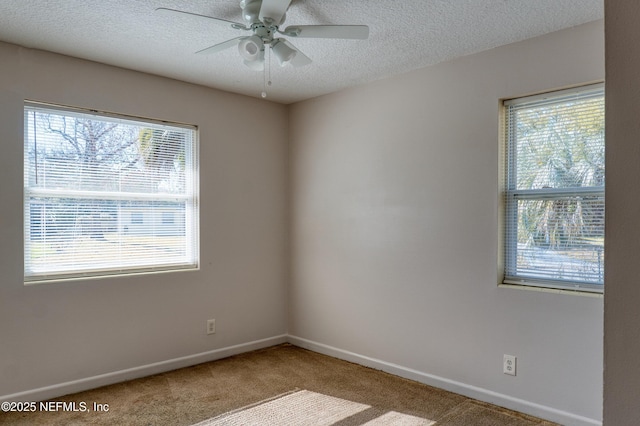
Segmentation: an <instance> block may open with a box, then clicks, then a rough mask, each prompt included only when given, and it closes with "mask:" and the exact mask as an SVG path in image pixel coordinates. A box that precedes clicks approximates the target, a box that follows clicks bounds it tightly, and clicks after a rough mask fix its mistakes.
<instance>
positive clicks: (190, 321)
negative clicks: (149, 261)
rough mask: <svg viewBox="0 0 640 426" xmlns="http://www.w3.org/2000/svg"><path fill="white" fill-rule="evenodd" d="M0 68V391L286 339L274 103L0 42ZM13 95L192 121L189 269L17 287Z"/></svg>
mask: <svg viewBox="0 0 640 426" xmlns="http://www.w3.org/2000/svg"><path fill="white" fill-rule="evenodd" d="M0 64H1V65H0V143H1V144H2V148H3V151H2V155H1V156H0V171H1V173H2V179H0V194H2V202H1V203H0V271H2V273H1V274H0V329H1V333H0V334H1V342H0V395H10V394H15V393H19V392H22V391H27V390H34V389H38V388H42V387H47V386H53V385H60V384H63V383H65V382H74V381H78V380H80V381H82V380H84V379H86V378H91V377H95V376H97V375H101V374H106V373H113V372H118V371H122V370H128V369H136V370H135V371H129V372H127V374H124V375H120V376H117V377H116V379H122V378H125V377H128V376H131V375H136V374H146V373H149V372H153V371H154V369H153V368H147V369H145V368H144V367H143V366H153V365H154V363H162V362H167V361H170V360H175V359H181V358H183V357H194V356H195V358H193V359H187V360H183V361H184V362H183V364H184V363H189V362H196V361H202V360H204V359H206V358H211V357H215V356H216V353H212V351H215V350H216V349H220V348H229V347H233V346H234V345H239V344H245V345H246V344H250V343H252V342H256V341H261V340H262V339H270V338H273V337H274V336H282V335H284V334H286V332H287V315H286V312H287V308H286V303H287V297H286V280H287V264H288V257H287V244H288V243H287V212H286V198H287V193H286V191H287V190H286V179H287V173H286V164H287V149H288V148H287V132H288V130H287V129H288V114H287V108H286V107H285V106H283V105H277V104H273V103H269V102H264V101H261V100H257V99H252V98H248V97H243V96H239V95H233V94H229V93H224V92H220V91H216V90H209V89H205V88H203V87H199V86H195V85H189V84H185V83H180V82H177V81H173V80H169V79H164V78H159V77H154V76H151V75H145V74H141V73H137V72H133V71H127V70H123V69H118V68H113V67H108V66H104V65H100V64H96V63H91V62H87V61H82V60H77V59H72V58H68V57H64V56H60V55H54V54H51V53H46V52H39V51H31V50H27V49H23V48H19V47H17V46H14V45H9V44H3V43H0ZM25 99H30V100H36V101H43V102H52V103H58V104H63V105H71V106H76V107H85V108H93V109H98V110H104V111H115V112H119V113H124V114H131V115H136V116H142V117H150V118H154V119H162V120H170V121H178V122H184V123H191V124H196V125H198V126H199V129H200V202H201V214H200V219H201V224H200V225H201V228H200V229H201V262H202V263H201V269H200V271H197V272H179V273H165V274H155V275H140V276H130V277H121V278H109V279H100V280H91V281H74V282H65V283H52V284H46V285H32V286H24V285H23V270H22V263H23V262H22V260H23V259H22V256H23V255H22V240H23V234H22V180H23V179H22V156H23V133H22V123H23V119H22V114H23V112H22V111H23V101H24V100H25ZM246 115H250V116H253V117H254V120H255V121H256V122H257V124H256V125H255V126H253V127H247V126H246V123H244V122H243V121H242V119H243V117H245V116H246ZM208 318H215V319H216V325H217V333H216V334H215V335H211V336H207V335H206V334H205V325H206V320H207V319H208ZM283 339H284V337H282V338H281V339H280V340H283ZM276 341H277V339H276ZM268 343H272V341H269V342H267V343H266V344H268ZM259 344H260V343H258V345H259ZM254 346H255V345H254ZM254 346H251V345H250V346H249V348H251V347H254ZM225 353H228V352H225ZM198 354H204V356H202V357H197V355H198ZM177 365H180V363H174V364H168V365H164V366H156V367H158V368H159V369H166V368H170V367H171V366H174V367H175V366H177ZM97 383H99V381H93V382H91V383H88V384H86V386H89V387H90V386H91V385H95V384H97ZM82 386H85V385H83V383H79V384H78V386H76V387H70V388H69V387H63V390H69V389H77V388H78V387H82ZM52 392H53V393H58V392H60V390H55V389H54V390H53V391H52ZM36 395H40V396H46V395H47V392H44V393H40V394H36ZM32 396H33V395H31V397H30V398H28V399H32Z"/></svg>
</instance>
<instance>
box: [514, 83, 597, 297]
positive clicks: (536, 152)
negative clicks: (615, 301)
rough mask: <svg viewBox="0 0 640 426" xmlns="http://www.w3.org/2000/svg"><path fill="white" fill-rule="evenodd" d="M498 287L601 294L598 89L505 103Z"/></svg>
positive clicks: (582, 89)
mask: <svg viewBox="0 0 640 426" xmlns="http://www.w3.org/2000/svg"><path fill="white" fill-rule="evenodd" d="M505 113H506V117H505V118H506V120H505V123H506V129H505V131H506V140H507V156H506V159H507V164H506V168H505V169H506V191H505V208H506V211H505V236H504V247H505V254H504V263H505V271H504V282H505V283H510V284H527V285H534V286H541V287H551V288H565V289H566V288H570V289H576V290H583V291H592V292H601V291H603V284H604V281H603V277H604V214H605V199H604V181H605V163H604V144H605V140H604V92H603V87H602V85H594V86H588V87H583V88H579V89H572V90H567V91H560V92H555V93H551V94H545V95H540V96H535V97H529V98H521V99H514V100H510V101H507V102H505Z"/></svg>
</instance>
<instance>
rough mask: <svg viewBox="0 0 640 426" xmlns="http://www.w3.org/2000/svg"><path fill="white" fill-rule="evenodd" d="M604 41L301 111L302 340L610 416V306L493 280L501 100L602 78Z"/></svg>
mask: <svg viewBox="0 0 640 426" xmlns="http://www.w3.org/2000/svg"><path fill="white" fill-rule="evenodd" d="M603 34H604V30H603V22H595V23H590V24H586V25H582V26H579V27H575V28H573V29H569V30H565V31H561V32H558V33H553V34H549V35H546V36H543V37H539V38H535V39H531V40H527V41H523V42H520V43H516V44H513V45H509V46H505V47H500V48H497V49H493V50H490V51H486V52H483V53H479V54H476V55H472V56H467V57H464V58H461V59H458V60H454V61H451V62H447V63H443V64H440V65H437V66H433V67H428V68H424V69H420V70H417V71H415V72H411V73H409V74H406V75H402V76H398V77H395V78H390V79H385V80H382V81H379V82H376V83H373V84H369V85H366V86H363V87H360V88H356V89H352V90H347V91H342V92H338V93H335V94H332V95H328V96H324V97H321V98H317V99H313V100H310V101H307V102H302V103H299V104H295V105H293V106H292V108H291V116H290V128H291V131H290V132H291V133H290V140H291V145H292V154H291V161H292V173H291V183H290V184H291V185H292V218H293V219H292V231H291V232H292V254H293V263H292V265H293V267H292V282H291V290H290V302H289V305H290V318H289V333H290V335H292V336H294V338H299V341H300V342H303V343H305V344H307V345H308V346H309V347H315V348H319V349H320V350H323V349H324V350H326V351H328V352H331V353H333V354H337V355H339V356H340V355H341V354H342V355H344V356H345V357H347V358H349V357H350V356H352V355H353V354H357V355H358V356H361V358H360V359H375V360H382V361H383V362H382V363H379V364H378V365H387V366H389V367H392V369H394V371H398V370H399V371H400V372H402V371H404V372H406V373H407V375H408V376H412V377H413V376H420V375H421V374H422V376H423V377H424V378H425V379H426V381H427V382H429V381H432V382H437V383H438V384H443V383H444V384H445V385H447V384H448V385H449V387H451V388H453V389H455V390H457V391H460V392H462V393H466V394H470V395H473V396H480V397H482V398H484V399H489V400H495V401H497V402H499V403H502V404H503V405H511V406H513V407H516V408H519V409H523V410H524V411H528V412H532V413H538V414H540V415H545V416H549V415H553V416H555V418H556V419H561V420H563V422H566V423H575V424H583V423H598V422H599V421H600V419H601V409H602V333H603V299H602V297H597V298H596V297H586V296H577V295H567V294H556V293H552V292H540V291H528V290H521V289H510V288H499V287H498V285H497V284H498V281H499V278H498V268H497V264H498V261H499V259H498V255H497V253H498V245H499V225H498V217H499V205H500V202H499V194H498V179H499V177H498V175H499V173H498V170H499V160H498V159H499V147H500V144H499V139H500V135H499V123H498V117H499V105H500V102H499V100H500V99H501V98H508V97H516V96H522V95H526V94H531V93H536V92H540V91H547V90H551V89H556V88H563V87H567V86H572V85H578V84H583V83H589V82H595V81H602V80H603V79H604V40H603ZM503 354H512V355H516V356H517V357H518V375H517V376H516V377H511V376H507V375H504V374H503V373H502V357H503ZM397 366H401V368H399V369H398V368H397Z"/></svg>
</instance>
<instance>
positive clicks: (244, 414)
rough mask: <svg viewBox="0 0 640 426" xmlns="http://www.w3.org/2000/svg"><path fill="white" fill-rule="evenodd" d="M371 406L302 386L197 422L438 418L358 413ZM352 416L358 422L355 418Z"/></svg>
mask: <svg viewBox="0 0 640 426" xmlns="http://www.w3.org/2000/svg"><path fill="white" fill-rule="evenodd" d="M370 409H372V407H371V406H369V405H366V404H360V403H357V402H352V401H348V400H346V399H341V398H336V397H333V396H328V395H323V394H320V393H316V392H311V391H307V390H298V391H293V392H288V393H286V394H282V395H278V396H277V397H275V398H271V399H268V400H266V401H261V402H259V403H257V404H253V405H250V406H248V407H244V408H241V409H238V410H234V411H230V412H228V413H225V414H222V415H220V416H217V417H213V418H211V419H209V420H205V421H203V422H200V423H197V424H196V425H194V426H223V425H224V426H330V425H349V424H358V425H367V426H382V425H385V426H430V425H433V424H435V422H434V421H431V420H428V419H423V418H420V417H415V416H411V415H407V414H402V413H398V412H395V411H390V412H386V413H377V414H376V415H375V418H373V419H368V420H367V421H365V422H364V423H362V422H360V421H356V418H358V415H359V414H361V413H363V412H364V411H365V410H370ZM350 419H352V420H353V421H354V422H351V421H350Z"/></svg>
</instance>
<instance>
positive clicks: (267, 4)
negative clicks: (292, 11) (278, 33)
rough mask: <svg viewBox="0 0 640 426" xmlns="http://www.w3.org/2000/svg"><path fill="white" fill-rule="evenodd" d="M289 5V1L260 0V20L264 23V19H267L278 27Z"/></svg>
mask: <svg viewBox="0 0 640 426" xmlns="http://www.w3.org/2000/svg"><path fill="white" fill-rule="evenodd" d="M290 4H291V0H262V7H261V8H260V20H261V21H262V22H264V21H265V18H269V19H272V20H273V22H274V23H275V24H276V25H279V24H280V21H281V20H282V17H283V16H284V14H285V13H286V12H287V9H288V8H289V5H290Z"/></svg>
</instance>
